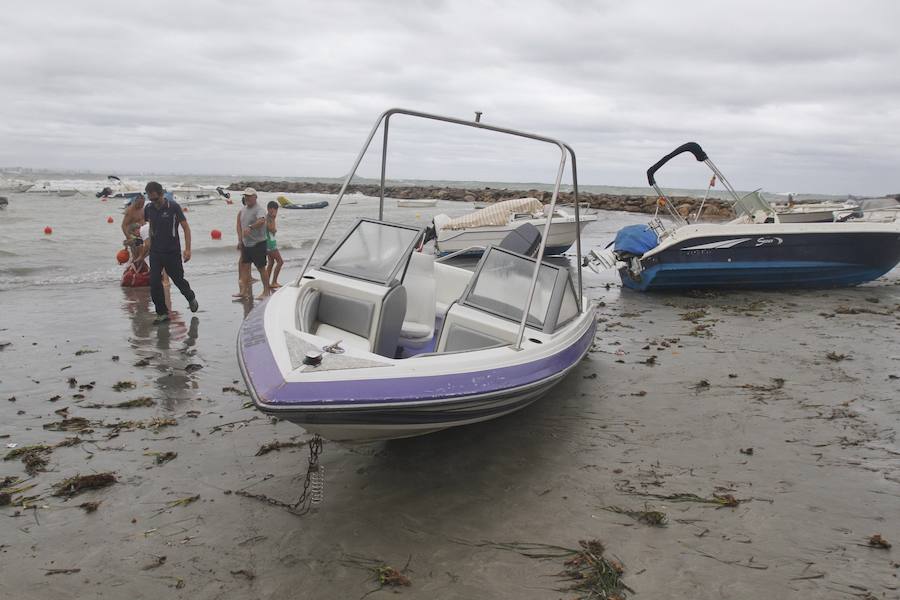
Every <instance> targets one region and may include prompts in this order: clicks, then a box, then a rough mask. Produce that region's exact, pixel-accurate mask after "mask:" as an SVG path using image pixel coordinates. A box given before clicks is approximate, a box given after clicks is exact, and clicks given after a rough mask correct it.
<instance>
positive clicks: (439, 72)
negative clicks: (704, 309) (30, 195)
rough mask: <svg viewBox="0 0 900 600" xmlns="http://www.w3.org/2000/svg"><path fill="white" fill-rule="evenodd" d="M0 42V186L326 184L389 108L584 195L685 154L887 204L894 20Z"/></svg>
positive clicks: (69, 22) (456, 147)
mask: <svg viewBox="0 0 900 600" xmlns="http://www.w3.org/2000/svg"><path fill="white" fill-rule="evenodd" d="M2 22H3V27H2V31H3V35H2V36H0V80H2V91H3V93H2V94H0V115H2V118H0V166H6V167H9V166H25V167H35V168H38V167H48V168H67V169H89V170H94V171H100V172H104V171H108V172H111V173H113V172H122V173H125V172H127V173H134V172H157V173H159V172H166V173H210V174H255V175H269V176H341V175H343V174H345V173H346V172H347V171H348V169H349V168H350V166H351V164H352V162H353V160H354V158H355V156H356V154H357V152H358V151H359V149H360V147H361V144H362V142H363V140H364V138H365V136H366V135H367V134H368V132H369V130H370V128H371V127H372V125H373V123H374V121H375V119H376V117H377V116H378V114H379V113H381V112H382V111H383V110H384V109H386V108H388V107H393V106H402V107H406V108H412V109H417V110H422V111H426V112H433V113H439V114H445V115H452V116H455V117H461V118H471V117H472V115H473V111H476V110H479V111H483V112H484V117H483V121H484V122H486V123H490V124H494V125H500V126H504V127H510V128H515V129H522V130H526V131H532V132H535V133H540V134H543V135H547V136H550V137H556V138H559V139H562V140H564V141H566V142H568V143H569V144H571V145H572V146H573V147H574V149H575V151H576V152H577V154H578V161H579V180H580V181H581V182H582V183H587V184H606V185H623V186H632V185H643V184H644V183H645V181H646V180H645V175H644V173H645V171H646V169H647V167H648V166H649V165H650V164H652V163H654V162H655V161H656V160H657V159H658V158H659V157H661V156H662V155H663V154H666V153H667V152H669V151H670V150H671V149H673V148H674V147H676V146H678V145H680V144H681V143H683V142H686V141H692V140H693V141H697V142H699V143H700V144H701V145H702V146H703V147H704V149H706V151H707V152H708V153H709V155H710V157H711V158H712V159H713V160H714V161H715V162H716V163H717V164H718V166H719V167H720V168H722V170H723V171H724V172H725V174H726V175H728V177H729V178H730V179H731V181H732V183H734V184H735V185H736V186H737V187H738V188H740V189H754V188H757V187H762V188H764V189H765V190H767V191H771V192H782V191H804V192H823V193H836V194H841V193H858V194H882V193H897V192H900V168H898V167H900V33H898V31H897V26H898V25H900V3H897V2H893V1H891V0H882V1H866V0H862V1H860V0H857V1H855V2H846V1H841V2H838V1H835V0H815V1H813V0H792V1H790V2H786V1H785V0H752V1H750V0H745V1H742V2H732V1H729V0H719V1H714V0H711V1H708V2H704V1H695V0H681V1H679V2H671V1H668V0H658V1H641V0H635V1H633V2H625V1H621V0H617V1H615V2H607V1H605V0H595V1H592V2H586V1H585V2H581V1H575V0H555V1H550V2H541V1H532V0H515V1H509V2H506V1H498V2H491V1H485V0H482V1H479V2H465V1H456V2H449V1H447V2H443V1H438V0H423V1H405V0H396V1H392V2H375V1H372V0H369V1H366V0H330V1H328V2H324V1H323V2H309V1H303V0H299V1H298V0H287V1H284V2H277V1H273V2H269V1H265V0H263V1H259V2H253V3H249V2H247V3H239V2H224V1H223V2H217V1H212V0H190V1H185V0H181V1H178V2H175V1H169V0H155V1H153V2H144V1H142V0H132V1H130V2H94V1H89V0H87V1H86V0H79V1H77V2H72V1H70V0H66V1H58V2H57V1H43V0H32V1H31V2H28V3H25V2H15V1H11V0H7V1H6V2H4V11H3V21H2ZM391 133H392V135H394V134H396V136H397V137H396V140H395V141H393V142H392V150H393V151H392V152H391V153H390V156H389V163H388V165H389V166H388V176H389V177H393V178H416V179H465V180H493V181H524V182H527V181H550V180H551V179H552V178H553V176H554V174H555V168H556V164H557V157H556V155H555V154H554V153H553V151H552V149H548V148H544V147H543V146H535V145H533V144H527V143H522V142H517V143H510V142H508V141H506V140H498V139H497V136H489V135H485V134H484V132H479V131H475V130H465V131H456V130H454V129H451V128H448V127H446V126H434V125H430V124H429V125H422V124H417V123H412V122H411V121H410V120H409V119H406V120H402V119H397V120H396V121H395V122H392V125H391ZM376 146H379V144H376ZM376 150H377V148H376ZM377 160H378V156H377V152H376V153H375V156H374V159H373V160H367V162H366V163H365V164H364V169H363V174H364V175H370V176H371V175H377ZM706 174H707V172H706V171H705V170H704V167H702V165H697V164H695V163H694V162H693V160H692V159H689V158H687V157H682V158H680V159H678V160H676V161H673V163H672V164H671V167H669V168H667V169H665V170H664V171H662V172H660V175H659V177H658V179H659V181H660V183H661V184H663V185H664V186H666V185H671V186H680V187H702V186H703V185H705V180H706V179H707V177H706Z"/></svg>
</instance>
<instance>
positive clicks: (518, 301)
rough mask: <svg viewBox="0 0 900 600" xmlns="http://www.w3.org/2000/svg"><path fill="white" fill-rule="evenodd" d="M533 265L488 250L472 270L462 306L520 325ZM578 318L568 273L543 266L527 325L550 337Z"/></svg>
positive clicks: (506, 253)
mask: <svg viewBox="0 0 900 600" xmlns="http://www.w3.org/2000/svg"><path fill="white" fill-rule="evenodd" d="M534 263H535V260H534V259H532V258H529V257H526V256H523V255H521V254H515V253H513V252H509V251H507V250H503V249H501V248H496V247H491V248H489V249H488V251H487V252H486V253H485V255H484V256H483V257H482V259H481V261H480V262H479V264H478V267H477V268H476V269H475V274H474V276H473V279H472V284H471V286H470V287H469V290H468V293H467V294H466V297H465V299H464V300H463V304H465V305H466V306H470V307H472V308H477V309H480V310H483V311H486V312H489V313H492V314H495V315H497V316H500V317H503V318H506V319H510V320H512V321H521V320H522V312H523V310H524V305H525V303H526V302H527V300H528V291H529V289H530V287H531V277H532V275H533V273H534ZM577 315H578V302H577V300H576V296H575V288H574V286H573V285H572V281H571V279H570V277H569V271H568V269H566V268H564V267H560V266H555V265H550V264H547V263H543V262H542V263H541V268H540V271H539V273H538V279H537V284H536V286H535V290H534V301H533V302H532V303H531V309H530V310H529V312H528V321H527V323H528V325H529V326H530V327H535V328H537V329H541V330H542V331H544V332H548V333H549V332H553V331H554V330H555V329H556V328H557V327H558V326H559V325H562V324H564V323H565V322H568V321H569V320H571V319H572V318H574V317H576V316H577Z"/></svg>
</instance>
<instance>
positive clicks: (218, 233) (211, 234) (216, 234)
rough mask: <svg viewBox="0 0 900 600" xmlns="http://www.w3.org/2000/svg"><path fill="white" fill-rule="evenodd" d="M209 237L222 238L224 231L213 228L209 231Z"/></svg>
mask: <svg viewBox="0 0 900 600" xmlns="http://www.w3.org/2000/svg"><path fill="white" fill-rule="evenodd" d="M209 237H211V238H212V239H214V240H221V239H222V232H221V231H219V230H218V229H213V230H212V231H210V232H209Z"/></svg>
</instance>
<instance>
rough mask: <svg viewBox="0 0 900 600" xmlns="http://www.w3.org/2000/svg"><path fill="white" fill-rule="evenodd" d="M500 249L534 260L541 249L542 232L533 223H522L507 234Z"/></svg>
mask: <svg viewBox="0 0 900 600" xmlns="http://www.w3.org/2000/svg"><path fill="white" fill-rule="evenodd" d="M500 247H501V248H503V249H504V250H509V251H510V252H515V253H516V254H524V255H525V256H530V257H532V258H534V257H535V256H536V255H537V251H538V250H539V249H540V247H541V232H540V231H539V230H538V228H537V227H535V226H534V225H532V224H531V223H522V224H521V225H519V226H518V227H516V228H515V229H513V230H512V231H510V232H509V233H507V234H506V237H504V238H503V240H502V241H501V242H500Z"/></svg>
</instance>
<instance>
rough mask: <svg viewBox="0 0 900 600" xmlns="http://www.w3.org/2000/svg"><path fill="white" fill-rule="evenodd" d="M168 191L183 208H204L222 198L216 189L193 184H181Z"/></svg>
mask: <svg viewBox="0 0 900 600" xmlns="http://www.w3.org/2000/svg"><path fill="white" fill-rule="evenodd" d="M168 191H169V192H171V193H172V197H173V198H175V202H177V203H178V204H180V205H181V206H204V205H206V204H210V203H212V201H213V200H217V199H218V198H221V197H222V195H221V192H219V191H218V190H217V189H216V188H205V187H201V186H199V185H191V184H179V185H177V186H175V187H173V188H171V189H170V190H168Z"/></svg>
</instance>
